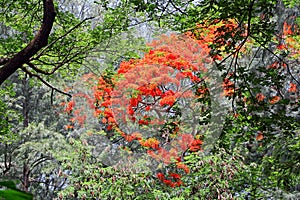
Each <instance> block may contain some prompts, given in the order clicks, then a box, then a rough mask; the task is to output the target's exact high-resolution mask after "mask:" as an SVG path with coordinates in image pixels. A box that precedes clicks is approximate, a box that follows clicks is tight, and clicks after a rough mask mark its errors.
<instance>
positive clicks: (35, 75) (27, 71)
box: [21, 67, 72, 98]
mask: <svg viewBox="0 0 300 200" xmlns="http://www.w3.org/2000/svg"><path fill="white" fill-rule="evenodd" d="M21 69H22V70H23V71H24V72H25V73H27V74H28V75H29V76H32V77H36V78H37V79H39V80H40V81H41V82H42V83H44V84H45V85H46V86H48V87H49V88H51V89H52V90H55V91H56V92H58V93H61V94H64V95H67V96H68V97H70V98H71V97H72V95H70V94H69V93H66V92H64V91H61V90H59V89H57V88H55V87H54V86H52V85H51V84H50V83H48V82H47V81H45V80H44V79H42V77H40V76H39V75H37V74H33V73H32V72H31V71H29V70H28V69H26V68H25V67H21Z"/></svg>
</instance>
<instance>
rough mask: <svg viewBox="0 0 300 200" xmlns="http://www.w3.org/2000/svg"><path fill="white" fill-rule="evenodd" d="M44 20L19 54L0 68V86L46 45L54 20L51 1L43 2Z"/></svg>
mask: <svg viewBox="0 0 300 200" xmlns="http://www.w3.org/2000/svg"><path fill="white" fill-rule="evenodd" d="M43 7H44V18H43V22H42V25H41V27H40V30H39V31H38V33H37V34H36V35H35V37H34V38H33V40H32V41H31V42H30V43H29V44H28V45H27V46H26V47H25V48H24V49H22V50H21V51H20V52H19V53H17V54H16V55H15V56H14V57H12V58H11V59H10V60H9V61H8V62H7V63H6V64H5V65H4V66H3V67H2V68H0V85H1V84H2V83H3V82H4V81H5V80H6V79H7V78H8V77H9V76H10V75H12V74H13V73H14V72H15V71H17V69H19V68H21V67H22V65H23V64H24V63H26V62H28V61H29V59H30V58H31V57H32V56H33V55H35V54H36V53H37V52H38V51H39V50H40V49H41V48H43V47H45V46H46V45H47V43H48V37H49V34H50V31H51V29H52V26H53V22H54V19H55V15H56V13H55V9H54V4H53V0H43Z"/></svg>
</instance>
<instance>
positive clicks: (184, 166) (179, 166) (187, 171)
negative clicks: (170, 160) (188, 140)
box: [176, 162, 190, 174]
mask: <svg viewBox="0 0 300 200" xmlns="http://www.w3.org/2000/svg"><path fill="white" fill-rule="evenodd" d="M176 166H177V168H178V169H183V170H184V172H185V173H187V174H188V173H190V169H189V168H188V166H186V165H185V164H184V163H182V162H178V163H176Z"/></svg>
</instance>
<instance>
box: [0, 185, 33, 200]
mask: <svg viewBox="0 0 300 200" xmlns="http://www.w3.org/2000/svg"><path fill="white" fill-rule="evenodd" d="M0 187H4V188H5V189H3V188H1V189H0V199H3V200H31V199H33V196H32V194H29V193H26V192H23V191H21V190H18V189H17V188H16V184H15V183H14V182H13V181H0Z"/></svg>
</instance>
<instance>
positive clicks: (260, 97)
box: [256, 93, 266, 102]
mask: <svg viewBox="0 0 300 200" xmlns="http://www.w3.org/2000/svg"><path fill="white" fill-rule="evenodd" d="M265 98H266V97H265V96H264V95H263V94H262V93H258V94H257V95H256V99H257V101H259V102H260V101H263V100H264V99H265Z"/></svg>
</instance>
